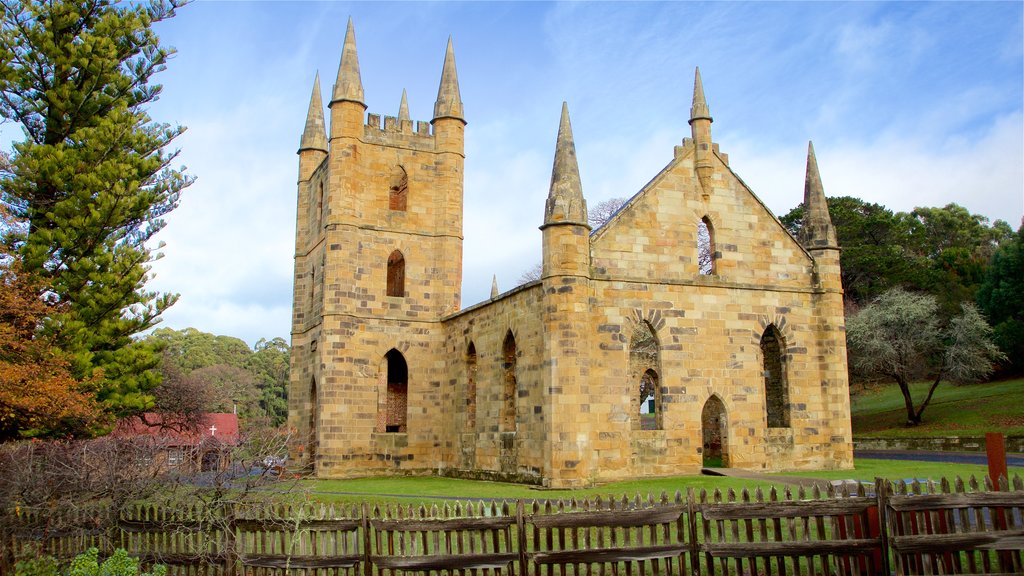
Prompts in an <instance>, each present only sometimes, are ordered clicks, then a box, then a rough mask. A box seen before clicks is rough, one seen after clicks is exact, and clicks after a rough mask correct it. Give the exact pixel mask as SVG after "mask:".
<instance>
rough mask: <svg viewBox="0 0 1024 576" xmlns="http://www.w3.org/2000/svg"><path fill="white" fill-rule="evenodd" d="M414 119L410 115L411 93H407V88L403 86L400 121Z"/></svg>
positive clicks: (399, 111)
mask: <svg viewBox="0 0 1024 576" xmlns="http://www.w3.org/2000/svg"><path fill="white" fill-rule="evenodd" d="M403 120H412V119H411V118H410V117H409V95H408V94H406V92H405V88H402V102H401V104H399V105H398V121H399V122H401V121H403Z"/></svg>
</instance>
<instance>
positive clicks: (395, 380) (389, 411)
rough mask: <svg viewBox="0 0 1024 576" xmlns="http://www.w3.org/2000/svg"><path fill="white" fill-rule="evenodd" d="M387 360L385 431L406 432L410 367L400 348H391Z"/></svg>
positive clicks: (386, 356)
mask: <svg viewBox="0 0 1024 576" xmlns="http://www.w3.org/2000/svg"><path fill="white" fill-rule="evenodd" d="M385 359H386V360H387V371H388V373H387V399H386V401H385V404H384V410H385V413H384V418H383V420H384V431H385V432H405V431H406V420H407V416H406V415H407V413H408V403H409V402H408V395H409V367H408V365H406V363H405V358H404V357H403V356H402V353H401V352H399V351H398V350H395V349H393V348H392V349H391V351H390V352H388V353H387V354H386V355H385Z"/></svg>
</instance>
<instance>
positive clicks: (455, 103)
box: [434, 36, 465, 121]
mask: <svg viewBox="0 0 1024 576" xmlns="http://www.w3.org/2000/svg"><path fill="white" fill-rule="evenodd" d="M463 114H464V113H463V110H462V95H461V94H460V93H459V74H458V72H457V71H456V70H455V49H454V48H452V38H451V36H449V37H448V48H447V50H445V53H444V67H443V68H442V69H441V85H440V86H439V87H438V88H437V101H436V102H434V120H437V119H439V118H455V119H458V120H462V121H465V118H464V117H463Z"/></svg>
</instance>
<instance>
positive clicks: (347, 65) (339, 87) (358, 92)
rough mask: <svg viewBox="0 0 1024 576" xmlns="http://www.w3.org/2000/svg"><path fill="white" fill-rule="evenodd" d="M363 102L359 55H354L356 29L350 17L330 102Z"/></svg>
mask: <svg viewBox="0 0 1024 576" xmlns="http://www.w3.org/2000/svg"><path fill="white" fill-rule="evenodd" d="M346 100H347V101H349V102H358V103H360V104H363V105H364V106H365V103H364V102H363V79H362V77H361V76H360V75H359V57H358V56H357V55H356V30H355V27H354V26H352V17H351V16H350V17H349V19H348V29H347V30H346V31H345V45H344V47H343V48H342V49H341V63H340V64H338V79H337V80H335V83H334V92H333V95H332V96H331V104H334V103H335V102H343V101H346Z"/></svg>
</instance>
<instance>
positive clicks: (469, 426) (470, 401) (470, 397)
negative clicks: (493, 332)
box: [466, 342, 476, 432]
mask: <svg viewBox="0 0 1024 576" xmlns="http://www.w3.org/2000/svg"><path fill="white" fill-rule="evenodd" d="M475 430H476V346H474V345H473V343H472V342H470V343H469V349H468V350H466V431H467V432H473V431H475Z"/></svg>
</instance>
